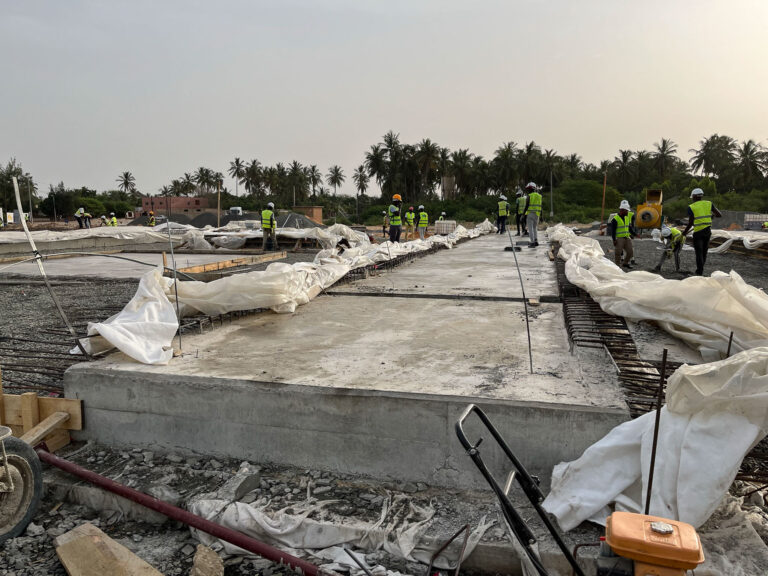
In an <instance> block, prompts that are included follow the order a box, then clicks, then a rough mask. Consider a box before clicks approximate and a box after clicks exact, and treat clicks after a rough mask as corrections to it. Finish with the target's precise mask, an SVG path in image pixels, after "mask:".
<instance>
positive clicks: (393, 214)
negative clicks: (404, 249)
mask: <svg viewBox="0 0 768 576" xmlns="http://www.w3.org/2000/svg"><path fill="white" fill-rule="evenodd" d="M402 204H403V198H402V197H401V196H400V194H395V195H394V196H392V204H390V205H389V241H390V242H400V233H401V232H402V229H403V219H402V217H401V215H400V206H401V205H402Z"/></svg>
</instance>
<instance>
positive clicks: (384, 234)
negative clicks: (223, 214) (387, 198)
mask: <svg viewBox="0 0 768 576" xmlns="http://www.w3.org/2000/svg"><path fill="white" fill-rule="evenodd" d="M381 237H382V238H386V237H387V211H386V210H382V211H381Z"/></svg>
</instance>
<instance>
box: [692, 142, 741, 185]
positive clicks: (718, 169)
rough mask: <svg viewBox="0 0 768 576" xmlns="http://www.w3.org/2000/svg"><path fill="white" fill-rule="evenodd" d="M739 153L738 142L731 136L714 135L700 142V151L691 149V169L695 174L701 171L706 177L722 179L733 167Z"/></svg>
mask: <svg viewBox="0 0 768 576" xmlns="http://www.w3.org/2000/svg"><path fill="white" fill-rule="evenodd" d="M736 151H737V144H736V140H734V139H733V138H731V137H730V136H725V135H723V136H721V135H719V134H712V136H710V137H709V138H704V139H702V140H701V141H700V142H699V149H698V150H697V149H695V148H691V149H690V150H689V152H692V153H693V157H692V158H691V162H690V164H691V168H692V169H693V171H694V172H699V171H701V172H702V173H703V174H704V175H706V176H717V177H722V176H723V175H724V174H725V173H726V172H727V171H728V170H729V169H730V168H732V167H733V163H734V157H735V154H736Z"/></svg>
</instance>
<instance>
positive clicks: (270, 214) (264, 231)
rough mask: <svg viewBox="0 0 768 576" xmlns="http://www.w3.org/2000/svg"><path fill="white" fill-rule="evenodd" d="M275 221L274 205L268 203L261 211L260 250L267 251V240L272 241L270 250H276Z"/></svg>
mask: <svg viewBox="0 0 768 576" xmlns="http://www.w3.org/2000/svg"><path fill="white" fill-rule="evenodd" d="M276 230H277V220H275V204H274V203H273V202H269V203H268V204H267V208H266V209H265V210H262V211H261V249H262V250H263V251H264V252H266V251H267V238H271V239H272V250H277V232H276Z"/></svg>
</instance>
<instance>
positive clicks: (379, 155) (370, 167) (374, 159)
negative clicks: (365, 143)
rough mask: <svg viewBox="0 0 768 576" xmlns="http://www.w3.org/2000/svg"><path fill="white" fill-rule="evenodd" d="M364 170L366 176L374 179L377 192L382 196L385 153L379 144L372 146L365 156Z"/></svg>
mask: <svg viewBox="0 0 768 576" xmlns="http://www.w3.org/2000/svg"><path fill="white" fill-rule="evenodd" d="M365 168H366V170H367V171H368V175H369V176H371V177H373V178H376V183H377V184H378V185H379V191H380V192H381V194H382V196H383V195H384V189H383V187H382V185H383V182H384V178H385V177H386V175H387V152H386V151H385V150H384V148H382V146H381V144H374V145H373V146H371V149H370V150H369V151H368V152H366V154H365Z"/></svg>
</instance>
